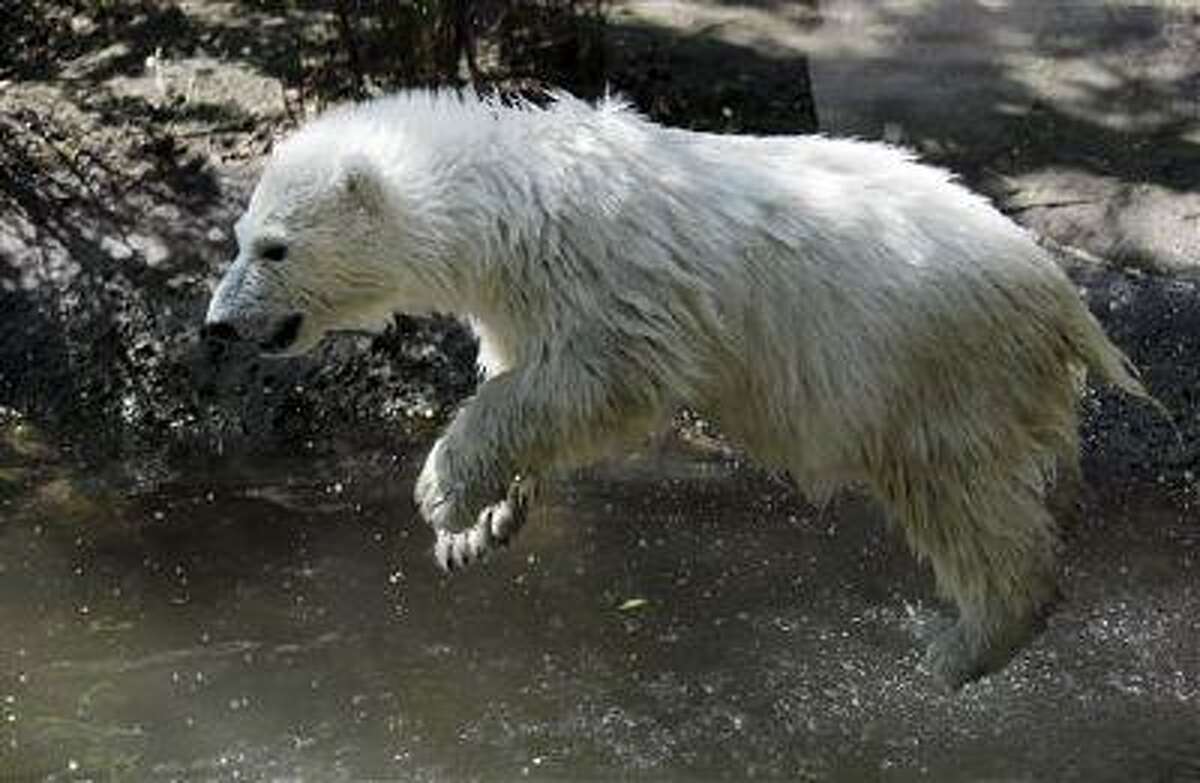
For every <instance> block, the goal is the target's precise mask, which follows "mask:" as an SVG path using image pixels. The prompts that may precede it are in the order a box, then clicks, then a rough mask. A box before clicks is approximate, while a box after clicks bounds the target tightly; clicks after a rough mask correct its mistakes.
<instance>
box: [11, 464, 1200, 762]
mask: <svg viewBox="0 0 1200 783" xmlns="http://www.w3.org/2000/svg"><path fill="white" fill-rule="evenodd" d="M419 456H420V451H419V450H416V451H414V452H413V453H412V454H409V455H403V456H402V457H401V458H400V459H398V460H396V461H395V463H394V464H393V461H392V460H391V459H390V458H389V457H388V455H384V454H378V453H374V454H371V453H368V454H357V455H355V456H343V457H325V458H322V459H316V460H305V459H299V458H297V459H295V460H275V461H261V460H260V461H258V462H257V463H254V464H253V465H251V463H249V462H245V463H242V464H224V465H221V464H217V465H213V464H211V463H199V464H196V465H176V466H173V470H172V471H170V472H168V473H166V474H165V476H164V477H160V478H158V479H157V480H156V481H153V482H150V483H147V484H144V485H139V484H138V483H137V482H130V481H129V480H127V479H125V480H122V481H116V480H108V479H105V478H103V477H97V476H94V475H93V476H82V475H79V474H77V473H74V472H71V471H67V470H66V469H64V468H51V467H45V466H43V467H42V468H40V469H36V470H32V471H30V472H29V473H27V474H26V475H24V476H23V477H22V479H21V481H20V482H19V483H18V484H16V485H15V487H16V488H14V485H13V484H11V483H10V484H9V485H7V486H8V507H7V512H8V513H6V515H5V522H4V525H3V527H2V528H0V579H2V580H3V588H2V589H0V627H3V628H4V629H5V636H4V638H3V641H2V642H0V655H2V656H3V659H2V660H3V671H4V672H5V676H4V679H3V680H2V681H0V682H2V684H0V715H2V716H3V718H2V719H3V728H2V729H0V742H3V748H2V752H3V756H4V758H5V761H4V768H5V769H6V770H7V771H8V774H9V775H11V776H14V777H15V779H30V780H34V779H46V780H82V779H96V780H105V779H135V780H141V779H155V780H170V779H186V780H208V779H214V780H216V779H219V780H235V779H237V780H260V779H303V780H321V781H325V780H350V779H361V778H364V777H378V778H387V779H396V780H437V781H442V780H455V781H462V780H517V779H526V778H528V779H531V780H601V779H626V780H668V781H674V780H678V781H691V780H710V779H734V780H742V779H747V778H752V777H761V778H776V779H788V780H877V779H886V780H911V779H930V780H1047V781H1050V780H1053V781H1062V780H1087V781H1097V780H1112V781H1128V780H1163V781H1175V780H1180V781H1182V780H1195V779H1200V720H1198V719H1197V718H1198V716H1200V667H1198V656H1197V649H1198V645H1197V643H1198V642H1200V562H1198V555H1200V530H1198V528H1197V526H1196V523H1195V521H1194V520H1195V509H1194V507H1193V506H1194V503H1195V495H1194V491H1193V490H1188V489H1187V488H1171V487H1164V486H1161V485H1158V484H1150V485H1138V484H1126V483H1122V482H1104V483H1102V484H1101V485H1100V486H1098V487H1096V488H1095V490H1094V494H1093V495H1092V496H1091V497H1090V498H1089V499H1088V501H1087V505H1086V509H1085V519H1086V522H1085V523H1084V524H1083V525H1082V527H1081V528H1080V529H1078V530H1076V531H1075V532H1074V533H1072V535H1071V536H1070V537H1069V545H1068V551H1067V553H1066V556H1065V558H1064V563H1063V586H1064V589H1065V593H1066V596H1067V598H1066V600H1065V602H1064V604H1063V606H1062V607H1061V608H1060V610H1059V611H1058V613H1057V614H1056V615H1055V616H1054V617H1053V618H1052V620H1051V622H1050V626H1049V628H1048V630H1047V632H1046V633H1045V634H1044V635H1043V636H1041V637H1040V638H1039V639H1038V640H1037V641H1036V642H1035V643H1034V644H1033V646H1032V647H1031V648H1030V649H1029V650H1028V651H1027V652H1026V653H1025V654H1023V655H1022V656H1020V657H1019V658H1018V659H1017V661H1016V662H1014V664H1013V665H1012V666H1010V667H1009V668H1008V669H1007V670H1006V671H1005V672H1003V673H1002V674H1000V675H998V676H995V677H992V678H991V679H989V680H986V681H984V682H982V683H979V684H977V685H975V686H972V687H970V688H968V689H967V690H966V691H965V692H963V693H961V694H959V695H954V696H952V695H948V694H945V693H943V692H941V691H939V690H938V689H937V687H936V686H935V685H934V684H933V683H932V682H931V680H930V679H929V678H928V677H927V676H926V675H925V674H924V673H922V672H921V671H920V670H919V669H918V668H917V664H918V662H919V658H920V650H919V646H918V644H917V642H916V641H915V640H914V636H915V633H916V631H917V630H918V626H919V625H920V624H921V623H922V622H925V621H927V620H928V619H929V618H931V617H933V616H934V613H935V611H937V610H938V609H939V607H938V606H937V605H936V603H935V602H934V600H933V598H932V589H931V583H930V579H929V578H928V576H927V574H925V573H924V572H923V571H922V570H921V569H920V568H918V567H917V566H916V565H915V564H914V562H913V561H912V560H911V559H910V558H909V557H908V555H907V554H906V552H905V551H904V550H903V547H902V546H901V545H900V543H899V542H898V540H897V539H898V537H897V536H894V535H892V534H891V533H890V532H889V531H888V530H887V528H886V526H885V524H884V523H883V522H882V521H881V520H880V518H879V516H878V514H877V513H876V511H875V510H874V509H873V507H872V506H871V505H870V504H869V503H867V502H866V501H864V500H862V499H860V498H857V497H856V496H853V495H846V496H843V497H841V498H839V499H838V500H836V501H835V502H834V503H833V504H832V505H831V506H830V507H829V508H827V509H825V510H823V511H817V510H815V509H813V508H811V507H808V506H806V505H805V504H803V503H802V502H801V501H799V500H798V499H797V498H796V497H795V496H794V495H793V494H792V492H791V491H790V489H789V488H788V487H787V486H786V485H785V484H783V483H782V482H780V481H778V480H777V479H775V478H774V477H770V476H765V475H762V474H761V473H757V472H755V471H753V470H752V469H750V468H748V467H745V466H742V465H740V464H739V463H737V462H736V461H734V460H730V459H727V458H724V457H719V456H715V455H713V454H711V453H700V452H697V451H694V450H689V449H684V448H681V447H673V448H666V449H659V450H656V451H654V452H653V453H650V454H648V455H643V456H641V457H639V458H636V459H632V460H629V461H625V462H623V463H620V464H617V465H614V466H610V467H607V468H604V469H597V470H593V471H590V472H588V473H586V474H583V475H580V476H577V477H572V478H571V479H570V480H566V481H563V482H561V483H560V484H558V485H557V486H556V487H555V488H554V489H553V490H552V491H551V492H550V493H549V496H548V498H547V504H546V505H545V506H544V507H543V508H542V510H540V511H539V512H538V513H537V515H536V517H535V518H534V519H533V520H532V521H531V523H530V525H529V526H528V527H527V528H526V530H525V531H523V533H522V535H521V536H520V538H519V540H518V541H517V542H516V544H515V546H514V547H513V548H512V549H511V550H509V551H508V552H506V553H504V554H503V555H502V556H500V557H498V558H496V559H494V560H493V561H492V562H489V563H487V564H485V565H484V566H482V567H478V568H475V569H473V570H471V571H468V572H466V573H462V574H459V575H456V576H454V577H444V576H442V575H440V574H439V573H438V572H437V571H436V569H435V568H434V566H433V564H432V561H431V559H430V553H429V550H430V547H431V536H430V535H429V533H428V532H427V531H426V530H425V529H424V526H423V523H421V522H420V521H419V520H417V519H416V518H415V516H414V513H413V511H412V509H411V504H410V502H409V500H408V497H409V492H410V491H411V478H412V469H413V467H414V465H415V463H416V461H417V459H418V457H419Z"/></svg>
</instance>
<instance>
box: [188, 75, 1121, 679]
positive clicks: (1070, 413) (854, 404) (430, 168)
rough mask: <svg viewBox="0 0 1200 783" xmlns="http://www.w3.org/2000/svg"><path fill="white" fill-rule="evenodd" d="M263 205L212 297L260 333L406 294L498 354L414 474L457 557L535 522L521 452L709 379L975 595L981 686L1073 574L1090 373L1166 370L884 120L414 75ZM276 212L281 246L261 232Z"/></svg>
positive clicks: (783, 462)
mask: <svg viewBox="0 0 1200 783" xmlns="http://www.w3.org/2000/svg"><path fill="white" fill-rule="evenodd" d="M238 235H239V239H240V241H241V243H242V253H241V254H240V255H239V258H238V260H237V261H236V262H235V264H234V267H233V268H232V269H231V271H230V273H229V274H228V275H227V276H226V279H225V281H223V282H222V285H221V287H220V288H219V289H218V291H217V293H216V295H215V296H214V301H213V303H212V306H211V308H210V312H209V320H210V321H225V322H228V323H231V324H233V325H235V326H237V327H238V328H239V330H240V331H242V332H244V333H248V334H249V336H252V337H256V338H262V337H263V336H264V335H266V334H267V333H269V332H270V330H271V328H273V327H272V324H274V323H276V322H277V321H278V319H279V318H280V317H282V316H283V315H286V314H288V313H294V312H295V313H303V314H304V315H305V321H304V327H303V328H302V330H301V334H300V336H299V337H298V338H297V341H296V343H295V344H294V345H293V346H291V348H290V350H299V349H303V348H304V347H307V346H308V345H311V344H312V343H313V342H315V340H316V339H318V338H319V337H320V335H321V334H322V333H324V332H325V331H327V330H329V329H335V328H345V327H360V326H363V325H366V324H378V323H380V322H382V321H383V320H384V319H385V318H386V317H387V316H388V315H389V314H390V313H391V312H392V311H393V310H403V311H407V312H415V313H420V312H430V311H442V312H452V313H456V314H459V315H460V316H462V317H464V318H465V319H467V320H468V321H469V322H470V323H471V324H472V326H473V327H474V329H475V331H476V333H477V334H478V335H479V337H480V343H481V344H480V361H481V364H482V366H483V368H484V369H485V371H486V375H487V378H488V380H486V381H485V382H484V383H483V384H482V385H481V386H480V388H479V391H478V393H477V394H476V396H475V397H474V398H473V399H472V400H471V401H469V402H468V403H467V404H466V405H465V406H464V407H463V409H462V410H461V411H460V412H459V413H458V415H457V416H456V418H455V419H454V421H453V422H452V424H451V425H450V426H449V428H448V429H447V431H446V433H445V434H444V435H443V437H442V438H441V439H440V440H439V442H438V444H437V446H436V447H435V449H434V450H433V452H432V453H431V455H430V458H429V460H428V461H427V463H426V466H425V469H424V471H423V472H422V474H421V477H420V479H419V481H418V486H417V499H418V502H419V504H420V506H421V509H422V512H423V513H424V515H425V517H426V518H427V519H428V520H429V521H430V523H431V524H432V525H433V526H434V527H435V528H436V529H438V531H439V535H440V543H439V555H440V556H441V557H442V558H443V560H444V562H448V563H450V564H454V563H459V564H461V562H463V561H465V560H466V559H467V558H469V557H471V556H478V555H479V554H482V552H483V551H485V550H486V549H487V548H488V547H490V546H491V545H492V543H494V542H495V540H503V539H504V538H506V537H507V535H508V531H511V530H515V528H516V526H517V525H516V524H511V523H509V522H505V524H504V525H500V524H499V523H497V522H496V520H497V519H504V520H511V519H512V518H514V517H515V518H518V519H519V518H520V517H523V509H524V503H523V502H520V503H517V502H515V501H514V497H513V495H512V492H511V487H512V486H515V484H514V478H515V477H517V476H521V477H523V486H525V487H532V486H533V484H534V482H535V481H536V479H537V477H538V476H539V475H542V474H545V473H547V472H548V471H550V470H554V469H558V468H562V467H565V466H570V465H578V464H581V463H584V462H587V461H589V460H593V459H595V458H597V457H599V456H601V455H603V454H606V453H611V452H614V451H616V450H619V449H620V448H621V447H622V446H624V445H626V444H627V443H629V441H630V439H634V438H640V437H642V436H643V435H645V434H646V432H647V431H648V430H649V429H651V428H653V427H655V426H657V425H658V424H660V423H661V422H662V421H663V420H664V419H665V418H666V417H667V416H668V415H670V413H671V412H672V411H674V410H675V409H677V407H678V406H681V405H688V406H692V407H694V408H696V409H698V410H700V411H701V412H702V413H704V414H706V415H708V416H710V417H712V418H714V419H716V420H717V421H718V422H719V424H720V426H721V427H722V428H723V429H724V430H725V431H726V432H727V433H728V434H729V435H731V436H733V437H734V438H736V439H738V440H740V441H741V442H742V443H743V444H744V445H745V446H746V447H747V448H748V449H749V450H750V451H751V452H752V453H754V454H755V455H757V456H758V457H759V458H760V459H762V460H763V461H764V462H766V463H768V464H770V465H773V466H778V467H783V468H786V469H788V470H789V471H791V474H792V475H793V476H794V478H795V480H796V481H797V483H798V484H799V485H800V487H802V488H803V489H805V490H806V491H808V492H809V493H810V494H811V495H813V496H815V497H817V498H821V497H823V496H825V495H826V494H827V493H828V492H830V491H831V490H832V489H834V488H836V487H839V486H842V485H844V484H847V483H857V484H861V485H863V486H865V487H867V488H868V489H869V490H871V491H872V492H873V493H874V494H875V495H876V496H877V497H878V498H879V499H880V500H881V502H882V503H883V504H884V505H885V507H886V508H887V509H888V511H889V512H890V514H891V515H892V516H893V517H894V518H895V519H896V520H897V522H898V523H899V524H901V526H902V527H903V529H904V530H905V532H906V534H907V535H908V537H909V540H910V541H911V543H912V545H913V547H914V548H915V549H916V551H917V552H918V553H919V554H920V555H922V556H925V557H928V558H929V559H930V560H931V561H932V564H933V566H934V569H935V571H936V573H937V576H938V580H939V584H940V586H941V587H942V589H943V590H944V591H945V592H946V593H947V594H948V595H950V596H951V597H953V598H954V599H955V600H956V601H957V602H958V605H959V607H960V610H961V614H962V617H961V619H960V622H959V624H958V625H956V626H955V627H954V628H952V629H951V630H950V631H948V632H947V634H946V635H945V636H944V637H943V638H942V639H940V640H939V641H938V642H936V643H935V645H934V647H933V648H932V649H931V653H930V655H931V658H930V660H931V662H932V664H933V666H934V667H935V668H936V669H937V670H938V672H939V673H940V674H941V675H942V676H943V677H945V678H946V679H947V680H949V681H950V682H952V683H956V684H957V683H960V682H962V681H964V680H966V679H969V678H970V677H972V676H975V675H977V674H979V673H981V672H983V671H986V670H989V669H992V668H995V667H996V666H998V665H1000V664H1002V663H1003V661H1005V660H1007V658H1008V657H1009V656H1010V655H1011V654H1012V650H1013V649H1014V648H1015V647H1016V646H1017V645H1019V644H1020V643H1021V642H1022V641H1024V639H1025V638H1027V637H1028V635H1029V633H1030V630H1029V629H1030V627H1031V624H1032V622H1033V619H1034V617H1035V615H1036V613H1037V612H1038V611H1039V609H1040V607H1041V606H1042V605H1043V604H1044V603H1045V602H1046V601H1047V600H1048V598H1049V597H1050V595H1051V593H1052V591H1053V587H1052V573H1051V572H1052V555H1053V552H1052V550H1053V547H1054V540H1055V535H1054V525H1053V521H1052V520H1051V518H1050V517H1049V515H1048V514H1047V513H1046V511H1045V509H1044V507H1043V504H1042V496H1043V494H1044V489H1045V482H1046V479H1047V477H1048V476H1049V475H1050V474H1051V473H1052V472H1053V470H1054V468H1055V466H1056V464H1057V463H1062V464H1063V465H1064V466H1066V467H1067V468H1071V467H1072V466H1073V465H1074V464H1075V459H1076V433H1075V401H1076V392H1077V389H1076V385H1077V380H1078V376H1079V374H1080V373H1081V372H1082V371H1083V370H1084V369H1091V370H1094V371H1096V372H1098V373H1099V374H1100V376H1101V378H1102V379H1104V380H1107V381H1111V382H1114V383H1117V384H1119V385H1121V386H1122V387H1123V388H1125V389H1127V390H1128V391H1131V392H1133V393H1137V394H1142V393H1144V392H1143V391H1142V389H1141V387H1140V385H1139V384H1138V383H1137V381H1136V380H1134V379H1133V378H1132V377H1131V376H1130V375H1129V374H1128V373H1127V372H1126V369H1125V366H1126V365H1125V359H1124V357H1123V356H1122V355H1121V354H1120V352H1119V351H1118V350H1117V349H1116V348H1114V347H1113V346H1112V345H1111V344H1110V343H1109V342H1108V340H1107V339H1106V338H1105V336H1104V335H1103V333H1102V332H1101V330H1100V328H1099V326H1098V325H1097V324H1096V322H1095V321H1094V320H1093V319H1092V317H1091V316H1090V315H1089V314H1088V312H1087V310H1086V309H1085V308H1084V307H1083V306H1082V304H1081V303H1080V301H1079V299H1078V297H1077V295H1076V293H1075V291H1074V289H1073V287H1072V286H1071V284H1070V283H1069V281H1068V280H1067V279H1066V278H1065V276H1064V275H1063V274H1062V273H1061V271H1060V270H1059V269H1058V268H1057V267H1056V266H1055V265H1054V263H1053V262H1052V261H1051V260H1050V259H1049V258H1048V257H1047V256H1046V255H1045V253H1043V252H1042V251H1041V250H1040V249H1039V248H1038V246H1037V245H1036V244H1035V243H1034V242H1033V241H1032V240H1031V239H1030V237H1029V236H1027V235H1026V233H1025V232H1024V231H1023V230H1021V229H1020V228H1019V227H1017V226H1016V225H1014V224H1013V223H1012V222H1011V221H1009V220H1008V219H1007V218H1005V217H1004V216H1003V215H1001V214H1000V213H999V212H997V211H996V210H995V209H994V208H992V207H991V206H990V205H989V204H988V203H987V202H986V201H985V200H983V199H982V198H979V197H977V196H975V195H973V194H971V193H970V192H968V191H967V190H965V189H964V188H962V187H961V186H959V185H957V184H955V183H954V182H953V181H952V178H951V177H950V175H948V174H947V173H946V172H944V171H942V170H939V169H935V168H931V167H928V166H923V165H920V164H918V163H916V162H914V160H913V158H912V156H911V155H910V154H909V153H907V152H904V151H902V150H898V149H895V148H892V147H888V146H884V145H881V144H875V143H867V142H860V141H845V140H833V139H828V138H821V137H815V136H814V137H786V138H782V137H781V138H748V137H734V136H720V135H712V134H703V133H692V132H688V131H682V130H672V129H667V128H663V127H660V126H657V125H654V124H652V123H650V122H648V121H646V120H645V119H643V118H642V117H640V116H638V115H637V114H635V113H634V112H632V111H631V110H630V109H629V108H628V107H627V106H625V105H624V104H622V103H621V102H619V101H605V102H603V103H601V104H600V105H598V106H595V107H593V106H590V105H587V104H585V103H582V102H579V101H577V100H575V99H573V98H571V97H569V96H566V95H559V96H558V99H557V101H556V102H555V103H554V104H553V105H552V106H550V107H549V108H547V109H537V108H533V107H527V106H518V107H507V106H503V105H500V104H499V103H497V102H494V101H485V100H477V99H474V98H458V97H455V96H452V95H446V94H431V93H420V92H418V93H407V94H402V95H397V96H394V97H391V98H386V99H382V100H377V101H373V102H370V103H367V104H363V105H360V106H354V107H350V108H344V109H340V110H337V111H334V112H332V113H330V114H328V115H325V116H323V117H321V118H319V119H317V120H316V121H315V122H313V123H312V124H311V125H309V126H307V127H306V128H304V129H302V130H301V131H299V132H298V133H297V134H296V135H294V136H293V137H292V138H290V139H289V140H287V141H286V142H285V143H284V144H282V145H281V146H280V147H279V148H278V149H277V151H276V152H275V154H274V156H273V157H272V159H271V161H270V163H269V164H268V166H267V169H266V171H265V173H264V174H263V178H262V181H261V183H260V184H259V187H258V189H257V190H256V191H255V194H254V197H253V199H252V201H251V204H250V208H249V210H248V211H247V214H246V216H245V217H243V218H242V220H241V221H240V222H239V226H238ZM264 237H271V238H275V239H280V240H281V241H286V242H288V243H289V245H290V247H291V248H292V249H291V252H290V255H289V258H288V260H287V261H285V262H283V263H280V264H274V265H271V264H268V263H267V262H263V261H260V260H258V259H256V258H255V255H254V247H255V246H256V244H255V243H257V242H260V241H262V240H263V238H264ZM506 504H507V505H506ZM498 509H499V510H500V511H502V512H504V513H500V514H499V516H496V514H497V513H498V512H497V510H498ZM514 510H519V511H520V513H517V514H514V513H513V512H514ZM505 514H507V516H506V515H505ZM518 524H519V522H518ZM472 528H475V529H474V532H473V533H472V531H471V529H472ZM484 528H486V529H487V530H497V531H498V530H500V529H501V528H503V530H504V531H505V532H504V534H503V535H500V534H499V533H496V534H491V533H489V534H488V535H484V534H483V533H481V532H480V531H481V530H483V529H484ZM460 531H466V532H460Z"/></svg>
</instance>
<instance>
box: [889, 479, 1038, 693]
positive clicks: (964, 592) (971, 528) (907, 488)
mask: <svg viewBox="0 0 1200 783" xmlns="http://www.w3.org/2000/svg"><path fill="white" fill-rule="evenodd" d="M919 473H920V475H913V471H911V470H910V469H907V468H901V469H900V470H898V471H895V472H894V473H893V474H892V476H891V480H887V481H883V482H880V483H879V486H878V489H879V494H880V495H881V496H882V499H883V501H884V503H885V505H886V506H887V507H888V510H889V511H890V512H891V514H892V516H893V518H895V519H896V521H897V522H899V523H900V524H901V525H902V526H903V528H904V531H905V535H906V536H907V538H908V541H909V543H910V545H911V546H912V548H913V549H914V550H915V551H916V553H917V554H918V556H919V557H921V558H922V559H926V558H927V559H928V560H929V561H930V563H931V565H932V566H933V570H934V574H935V576H936V578H937V584H938V588H939V590H940V591H941V592H942V593H943V594H944V595H946V596H947V597H948V598H950V599H952V600H953V601H954V602H955V603H956V604H957V606H958V610H959V617H958V620H957V621H956V622H955V623H954V624H953V625H951V626H950V627H948V628H947V629H945V630H944V631H942V632H941V633H940V634H939V635H938V636H937V637H936V638H934V639H933V641H932V642H931V644H930V646H929V650H928V652H927V654H926V658H925V661H926V664H927V666H928V667H929V668H930V669H931V671H932V673H933V674H934V676H935V677H937V678H938V679H939V680H941V681H942V682H944V683H945V684H946V685H947V686H949V687H950V688H955V689H956V688H959V687H961V686H962V685H964V684H966V683H968V682H970V681H972V680H974V679H977V678H979V677H982V676H984V675H985V674H989V673H991V672H994V671H997V670H999V669H1001V668H1002V667H1003V666H1004V665H1005V664H1006V663H1008V661H1009V660H1010V659H1011V658H1012V657H1013V656H1014V655H1015V654H1016V653H1017V652H1018V651H1019V650H1020V649H1021V647H1023V646H1024V645H1025V644H1026V643H1028V642H1029V640H1030V639H1032V638H1033V636H1034V634H1035V633H1036V632H1037V630H1038V626H1039V624H1040V622H1041V619H1042V613H1043V612H1044V611H1045V609H1046V607H1047V605H1048V604H1049V603H1050V602H1051V601H1052V600H1053V599H1054V598H1055V596H1056V587H1055V581H1054V555H1055V550H1056V548H1057V536H1056V531H1055V523H1054V519H1053V518H1052V517H1051V516H1050V513H1049V512H1048V511H1047V510H1046V507H1045V505H1044V504H1043V499H1042V496H1043V480H1044V476H1043V472H1042V471H1041V470H1040V468H1039V467H1038V466H1036V465H1032V464H1031V465H1028V466H1027V467H1026V469H1023V470H1021V469H1018V470H1014V471H1011V472H1009V473H1008V474H1007V475H1006V474H1004V473H990V474H988V475H980V474H979V473H978V472H974V473H973V474H972V475H969V476H966V477H959V478H957V479H956V478H954V477H953V476H954V473H955V471H954V470H953V469H947V470H945V471H942V470H936V469H926V470H921V471H919Z"/></svg>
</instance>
